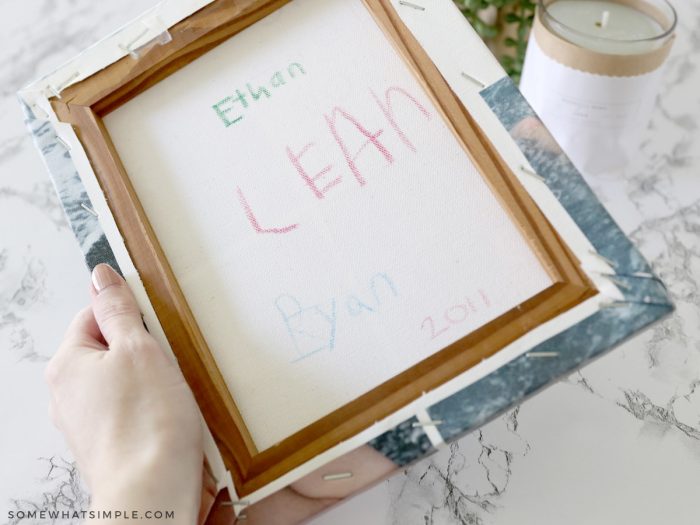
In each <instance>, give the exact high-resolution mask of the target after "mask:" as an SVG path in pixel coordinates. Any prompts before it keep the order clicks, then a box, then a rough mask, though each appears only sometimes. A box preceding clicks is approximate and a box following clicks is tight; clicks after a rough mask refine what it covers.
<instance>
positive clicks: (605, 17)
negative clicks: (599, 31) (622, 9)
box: [595, 11, 610, 27]
mask: <svg viewBox="0 0 700 525" xmlns="http://www.w3.org/2000/svg"><path fill="white" fill-rule="evenodd" d="M609 21H610V11H603V14H602V15H601V17H600V21H599V22H596V23H595V25H596V26H598V27H608V22H609Z"/></svg>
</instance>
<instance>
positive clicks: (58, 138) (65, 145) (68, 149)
mask: <svg viewBox="0 0 700 525" xmlns="http://www.w3.org/2000/svg"><path fill="white" fill-rule="evenodd" d="M56 142H58V143H59V144H60V145H61V146H63V147H64V148H66V150H67V151H70V150H71V147H70V144H68V143H67V142H66V141H65V140H63V139H62V138H61V137H59V136H58V135H56Z"/></svg>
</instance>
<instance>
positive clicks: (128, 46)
mask: <svg viewBox="0 0 700 525" xmlns="http://www.w3.org/2000/svg"><path fill="white" fill-rule="evenodd" d="M141 23H142V24H144V26H145V27H144V29H143V31H141V32H140V33H139V34H138V35H136V36H135V37H134V38H132V39H131V40H129V41H128V42H127V43H126V44H119V48H120V49H121V50H123V51H126V52H127V53H129V54H130V55H131V54H133V46H134V44H135V43H136V42H138V41H139V40H141V39H142V38H143V37H144V36H145V35H146V33H148V30H149V27H148V26H146V24H145V23H144V22H143V21H142V22H141Z"/></svg>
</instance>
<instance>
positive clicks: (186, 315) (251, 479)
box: [52, 0, 597, 497]
mask: <svg viewBox="0 0 700 525" xmlns="http://www.w3.org/2000/svg"><path fill="white" fill-rule="evenodd" d="M288 1H290V0H238V1H234V0H216V1H215V2H213V3H212V4H210V5H209V6H207V7H205V8H204V9H201V10H200V11H198V12H197V13H194V14H193V15H192V16H190V17H188V18H187V19H185V20H183V21H182V22H180V23H178V24H177V25H175V26H173V27H172V28H171V29H170V32H171V35H172V42H171V43H169V44H167V45H165V46H156V47H154V48H152V49H150V50H148V51H147V52H146V53H144V54H143V55H142V56H141V57H140V58H139V59H137V60H134V59H132V58H131V57H125V58H123V59H122V60H119V61H118V62H115V63H114V64H112V65H110V66H108V67H107V68H105V69H103V70H101V71H100V72H98V73H96V74H95V75H93V76H91V77H89V78H87V79H85V80H83V81H82V82H79V83H77V84H75V85H73V86H70V87H69V88H67V89H66V90H65V91H64V92H63V93H62V97H61V99H53V100H52V104H53V107H54V109H55V111H56V113H57V115H58V116H59V119H60V120H61V121H63V122H69V123H71V124H73V126H74V127H75V129H76V133H77V134H78V138H79V139H80V141H81V143H82V144H83V146H84V148H85V151H86V153H87V155H88V158H89V159H90V162H91V164H92V167H93V169H94V171H95V176H96V177H97V180H98V182H99V184H100V186H101V188H102V191H103V192H104V195H105V198H106V200H107V203H108V205H109V207H110V210H111V212H112V214H113V216H114V219H115V221H116V224H117V227H118V229H119V232H120V233H121V235H122V236H123V238H124V241H125V244H126V247H127V250H128V251H129V255H130V257H131V259H132V260H133V262H134V265H135V267H136V269H137V270H138V272H139V275H140V277H141V280H142V281H143V283H144V286H145V289H146V292H147V293H148V296H149V299H150V301H151V303H152V304H153V308H154V310H155V312H156V314H157V316H158V319H159V321H160V323H161V325H162V327H163V330H164V331H165V334H166V336H167V338H168V341H169V343H170V345H171V346H172V349H173V352H174V353H175V355H176V357H177V359H178V362H179V364H180V366H181V367H182V369H183V372H184V374H185V377H186V379H187V381H188V383H189V384H190V386H191V388H192V390H193V391H194V394H195V397H196V398H197V402H198V404H199V406H200V408H201V410H202V413H203V415H204V418H205V420H206V422H207V425H208V426H209V428H210V429H211V432H212V434H213V435H214V438H215V439H216V442H217V445H218V447H219V450H220V452H221V455H222V457H223V460H224V463H225V464H226V466H227V468H228V469H229V470H230V471H231V475H232V478H233V481H234V485H235V487H236V490H237V492H238V496H239V497H243V496H245V495H247V494H250V493H251V492H253V491H255V490H257V489H260V488H261V487H264V486H265V485H267V484H268V483H270V482H271V481H273V480H275V479H277V478H279V477H280V476H282V475H284V474H286V473H288V472H289V471H291V470H293V469H294V468H296V467H298V466H300V465H302V464H303V463H305V462H306V461H309V460H310V459H312V458H313V457H315V456H317V455H319V454H320V453H322V452H324V451H326V450H328V449H330V448H331V447H333V446H335V445H337V444H339V443H341V442H342V441H346V440H348V439H350V438H352V437H353V436H355V435H356V434H358V433H359V432H361V431H362V430H364V429H366V428H368V427H369V426H370V425H372V424H373V423H374V422H375V421H379V420H381V419H383V418H385V417H387V416H388V415H390V414H392V413H393V412H395V411H396V410H398V409H399V408H401V407H403V406H405V405H406V404H407V403H410V402H411V401H413V400H415V399H417V398H418V397H419V396H421V395H422V393H423V392H427V391H430V390H432V389H434V388H436V387H437V386H439V385H441V384H443V383H445V382H446V381H449V380H450V379H453V378H455V377H456V376H458V375H460V374H462V373H463V372H464V371H466V370H468V369H469V368H471V367H472V366H474V365H475V364H477V363H479V362H480V361H481V360H483V359H484V358H486V357H488V356H490V355H492V354H494V353H495V352H497V351H498V350H500V349H501V348H503V347H504V346H505V345H507V344H509V343H510V342H512V341H514V340H515V339H517V338H518V337H520V336H522V335H523V334H525V333H526V332H527V331H529V330H531V329H532V328H534V327H536V326H539V325H540V324H542V323H543V322H545V321H547V320H549V319H552V318H553V317H555V316H556V315H558V314H559V313H561V312H563V311H566V310H568V309H570V308H571V307H573V306H575V305H576V304H579V303H580V302H581V301H583V300H585V299H586V298H588V297H591V296H592V295H594V294H595V293H597V291H596V290H595V288H594V287H593V285H592V284H591V283H590V282H589V281H588V280H587V278H586V277H585V274H584V273H583V271H582V270H581V268H580V264H579V262H578V261H577V260H576V259H575V257H574V256H573V255H572V253H571V251H570V250H569V249H568V248H567V247H566V245H565V244H564V243H563V242H562V240H561V239H560V237H559V236H558V235H557V233H556V231H555V230H554V228H552V226H551V225H550V224H549V223H548V221H547V220H546V218H545V217H544V215H543V214H542V212H541V211H540V210H539V208H538V207H537V206H536V204H535V203H534V201H533V200H532V199H531V198H530V196H529V195H528V194H527V192H526V191H525V189H524V188H523V187H522V185H521V184H520V183H519V181H518V180H517V178H516V177H515V176H514V174H513V173H512V172H511V171H510V169H509V168H508V166H507V165H506V163H505V162H504V161H503V159H502V158H501V156H500V155H499V154H498V151H497V148H496V147H495V146H494V145H493V144H491V143H490V142H489V140H488V139H487V138H486V136H485V135H484V133H483V132H482V131H481V129H479V127H478V125H477V124H476V122H475V121H474V119H473V118H472V116H471V115H470V114H469V112H468V111H467V109H466V108H464V106H463V105H462V104H461V102H460V101H459V99H458V98H457V97H456V95H455V94H454V93H453V92H452V91H451V89H450V88H449V86H448V85H447V83H446V82H445V80H444V78H442V76H441V75H440V73H439V71H438V70H437V68H436V66H435V64H433V62H432V61H431V60H430V58H429V57H428V55H427V54H426V53H425V51H424V50H423V49H422V48H421V46H420V45H419V44H418V42H417V41H416V40H415V38H414V37H413V35H412V34H411V33H410V31H409V30H408V29H407V28H406V27H405V26H404V25H403V23H402V22H401V20H400V19H399V17H398V15H397V14H396V12H395V11H394V10H393V8H392V7H391V5H390V2H389V1H388V0H364V1H365V5H366V6H367V8H368V9H369V11H370V12H371V13H372V14H373V16H374V18H375V20H376V22H377V23H378V24H379V26H380V27H381V28H382V29H383V30H384V32H385V34H386V35H387V36H388V37H389V39H390V41H391V42H392V43H393V45H394V46H395V48H396V50H397V51H398V52H399V53H400V55H401V56H402V57H403V58H404V60H405V62H406V64H407V65H408V67H409V68H410V69H411V70H412V71H413V73H414V74H415V76H416V78H417V79H418V80H419V81H420V83H421V84H422V86H423V88H424V89H425V91H426V93H427V94H428V96H430V98H431V99H432V101H433V102H434V104H435V105H436V107H437V108H438V109H439V110H440V113H441V114H442V118H443V119H444V121H445V122H446V124H447V125H448V126H449V128H450V129H451V130H452V132H453V133H454V135H455V137H456V138H457V139H458V141H459V142H460V144H461V145H462V147H463V148H464V149H465V151H466V152H467V153H468V154H469V156H470V158H471V159H472V161H473V162H474V164H475V165H476V166H477V167H478V168H479V171H480V173H481V175H482V176H483V177H484V179H485V180H486V181H487V182H488V183H489V185H490V187H491V188H492V190H493V191H494V193H495V194H496V195H497V196H498V198H499V200H500V202H501V204H502V205H503V207H504V208H505V209H506V210H507V211H508V213H509V214H510V216H511V218H512V219H513V222H514V223H515V224H517V225H518V227H519V228H520V231H521V232H522V233H523V236H524V237H525V239H526V240H527V241H528V243H529V244H530V246H531V247H532V249H533V251H534V252H535V253H536V254H537V257H538V258H539V260H540V261H541V263H542V265H543V266H544V267H545V269H546V270H547V272H548V273H549V275H550V277H551V278H552V280H553V282H554V284H553V285H552V286H551V287H549V288H548V289H546V290H544V291H543V292H541V293H539V294H538V295H536V296H535V297H532V298H531V299H530V300H528V301H526V302H525V303H523V304H522V305H520V306H519V307H518V308H514V309H512V310H511V311H509V312H507V313H506V314H504V315H502V316H501V317H499V318H498V319H495V320H494V321H492V322H491V323H489V324H487V325H485V326H483V327H481V328H480V329H478V330H476V331H474V332H472V333H470V334H469V335H468V336H467V337H465V338H463V339H461V340H459V341H457V342H455V343H453V344H451V345H449V346H447V347H446V348H444V349H443V350H441V351H440V352H438V353H436V354H434V355H432V356H431V357H429V358H427V359H425V360H424V361H422V362H420V363H419V364H417V365H416V366H414V367H411V368H410V369H408V370H406V371H404V372H403V373H401V374H399V375H397V376H395V377H393V378H392V379H391V380H389V381H387V382H385V383H383V384H382V385H380V386H378V387H377V388H375V389H373V390H371V391H370V392H368V393H366V394H364V395H363V396H360V397H359V398H357V399H356V400H354V401H352V402H351V403H348V404H347V405H345V406H343V407H341V408H340V409H338V410H336V411H334V412H333V413H331V414H329V415H327V416H326V417H323V418H321V419H320V420H318V421H316V422H314V423H313V424H311V425H309V426H307V427H305V428H304V429H302V430H300V431H299V432H297V433H295V434H294V435H292V436H290V437H288V438H287V439H285V440H284V441H282V442H281V443H279V444H277V445H276V446H274V447H271V448H269V449H267V450H263V451H258V450H257V449H256V447H255V444H254V443H253V440H252V439H251V437H250V434H249V432H248V430H247V428H246V426H245V422H244V421H243V419H242V417H241V415H240V413H239V411H238V409H237V407H236V404H235V400H234V399H232V396H231V393H230V392H229V390H228V388H227V386H226V384H225V382H224V380H223V377H222V375H221V372H220V370H219V368H218V366H217V364H216V362H215V360H214V358H213V356H212V354H211V351H210V350H209V347H208V346H207V343H206V334H202V333H201V331H200V329H199V327H198V325H197V323H196V320H195V319H194V316H193V315H192V312H191V311H190V308H189V306H188V304H187V299H186V297H185V296H184V295H183V293H182V291H181V289H180V287H179V285H178V283H177V280H176V279H175V276H174V275H173V272H172V270H171V268H170V265H169V263H168V260H167V258H166V257H165V254H164V253H163V250H162V249H161V247H160V245H159V243H158V239H157V236H156V234H155V232H154V231H153V228H152V227H151V225H150V222H149V220H148V217H147V216H146V214H145V212H144V210H143V207H142V206H141V204H140V202H139V198H138V195H137V194H136V192H135V191H134V188H133V186H132V184H131V181H130V180H129V175H128V173H126V171H125V169H124V166H123V165H122V162H121V160H120V159H119V156H118V154H117V152H116V150H115V148H114V145H113V144H112V141H111V138H110V137H109V134H108V133H107V130H106V129H105V127H104V125H103V123H102V117H103V116H104V115H105V114H107V113H109V112H110V111H112V110H114V109H115V108H117V107H119V106H120V105H122V104H124V103H125V102H127V101H129V100H131V99H132V98H133V97H134V96H136V95H138V94H139V93H141V92H143V91H144V90H146V89H148V88H149V87H151V86H153V85H154V84H156V83H157V82H159V81H160V80H162V79H163V78H166V77H167V76H168V75H170V74H172V73H174V72H175V71H178V70H179V69H181V68H183V67H184V66H186V65H187V64H189V63H190V62H191V61H193V60H195V59H196V58H197V57H199V56H201V55H202V54H204V53H206V52H207V51H209V50H211V49H212V48H213V47H215V46H216V45H218V44H220V43H221V42H223V41H225V40H226V39H227V38H229V37H231V36H233V35H235V34H236V33H238V32H240V31H242V30H243V29H245V28H246V27H248V26H250V25H251V24H253V23H255V22H256V21H258V20H260V19H261V18H263V17H264V16H266V15H268V14H269V13H271V12H273V11H274V10H276V9H278V8H279V7H281V6H282V5H284V4H286V3H287V2H288Z"/></svg>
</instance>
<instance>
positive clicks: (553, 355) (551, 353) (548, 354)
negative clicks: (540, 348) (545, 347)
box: [525, 352, 559, 357]
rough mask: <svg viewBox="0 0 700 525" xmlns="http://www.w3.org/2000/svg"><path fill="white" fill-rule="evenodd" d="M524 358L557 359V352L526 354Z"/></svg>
mask: <svg viewBox="0 0 700 525" xmlns="http://www.w3.org/2000/svg"><path fill="white" fill-rule="evenodd" d="M525 357H559V352H528V353H527V354H525Z"/></svg>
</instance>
